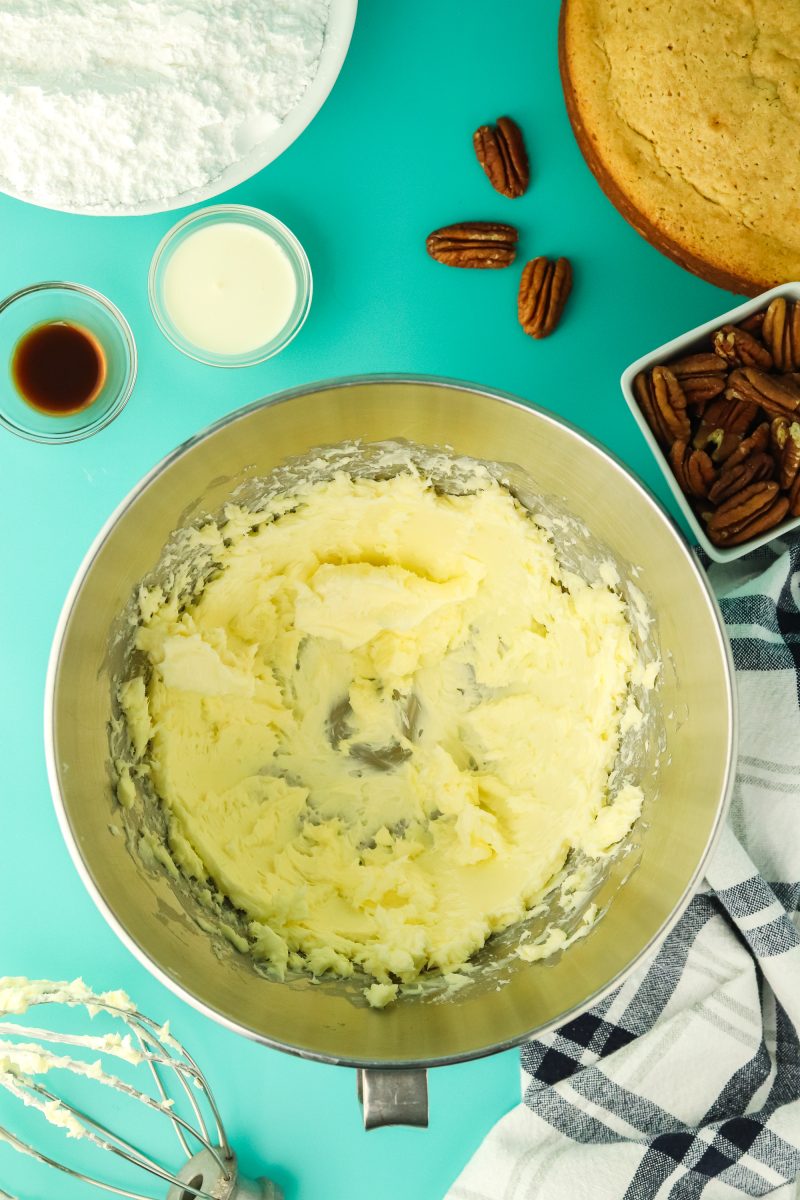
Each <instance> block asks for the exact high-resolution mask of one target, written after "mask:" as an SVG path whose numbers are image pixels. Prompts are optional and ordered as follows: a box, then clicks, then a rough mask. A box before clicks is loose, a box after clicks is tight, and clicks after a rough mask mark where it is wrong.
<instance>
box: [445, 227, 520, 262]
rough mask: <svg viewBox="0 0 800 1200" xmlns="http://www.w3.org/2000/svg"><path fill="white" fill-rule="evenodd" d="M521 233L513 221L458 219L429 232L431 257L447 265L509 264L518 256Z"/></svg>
mask: <svg viewBox="0 0 800 1200" xmlns="http://www.w3.org/2000/svg"><path fill="white" fill-rule="evenodd" d="M518 237H519V234H518V233H517V230H516V229H515V228H514V226H513V225H502V224H499V223H498V222H495V221H458V222H457V223H456V224H454V225H443V226H442V228H441V229H434V231H433V233H430V234H428V238H427V241H426V243H425V244H426V246H427V249H428V254H430V256H431V258H435V259H436V261H437V262H440V263H444V264H445V266H448V267H473V268H478V269H484V270H485V269H497V268H500V267H510V266H511V264H512V263H513V261H514V259H515V258H516V256H517V238H518Z"/></svg>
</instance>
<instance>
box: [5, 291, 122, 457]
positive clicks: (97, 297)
mask: <svg viewBox="0 0 800 1200" xmlns="http://www.w3.org/2000/svg"><path fill="white" fill-rule="evenodd" d="M52 291H60V292H76V293H77V294H78V295H79V296H85V297H86V298H87V299H89V300H93V301H95V302H96V303H97V304H99V305H100V306H101V308H104V309H105V310H106V312H107V313H108V314H109V316H110V317H111V319H112V321H113V322H114V324H115V325H116V326H117V328H118V329H119V331H120V333H121V334H122V340H123V343H124V345H125V349H126V352H127V360H128V379H127V382H126V383H125V385H124V387H123V388H122V389H121V390H120V392H119V394H118V395H117V397H116V399H115V400H114V402H113V403H112V404H111V405H109V407H108V408H107V409H106V411H105V412H104V414H103V416H102V418H100V419H95V420H94V421H89V422H87V424H85V425H79V426H77V427H76V428H73V429H69V430H66V431H64V432H63V433H57V432H56V431H55V430H53V432H52V433H48V432H45V431H43V430H41V431H39V430H33V429H30V428H28V427H27V426H25V425H18V424H17V422H16V421H14V420H12V419H11V418H9V417H8V416H6V414H5V413H4V412H3V411H2V408H0V425H2V426H3V428H5V429H7V430H8V431H9V432H10V433H13V434H16V436H17V437H22V438H25V439H26V440H27V441H29V442H39V443H43V444H47V445H52V446H56V445H64V444H67V443H69V442H80V441H83V439H84V438H87V437H91V436H92V435H93V434H95V433H99V432H100V430H101V429H105V427H106V426H107V425H110V424H111V422H112V421H113V420H114V418H115V417H118V416H119V414H120V413H121V412H122V410H123V408H124V407H125V405H126V404H127V403H128V401H129V400H130V398H131V394H132V392H133V388H134V385H135V383H136V376H137V373H138V362H139V355H138V351H137V349H136V339H135V338H134V336H133V331H132V329H131V327H130V325H129V324H128V321H127V319H126V317H125V316H124V315H123V313H122V312H121V311H120V310H119V309H118V308H117V306H116V304H114V302H113V300H109V298H108V296H104V295H103V293H102V292H98V291H97V290H96V288H92V287H89V286H88V285H87V284H85V283H73V282H71V281H70V280H66V279H45V280H42V281H40V282H39V283H30V284H28V285H27V286H26V287H22V288H18V289H17V290H16V291H15V292H11V293H10V294H9V295H8V296H6V297H5V298H4V299H3V300H0V317H2V315H3V313H4V312H6V310H7V309H9V308H11V307H12V305H14V304H16V303H17V301H19V300H23V299H25V298H26V297H27V296H31V295H35V294H36V293H37V292H52ZM91 410H92V405H91V404H90V405H88V406H87V408H86V410H85V411H86V412H87V413H90V412H91Z"/></svg>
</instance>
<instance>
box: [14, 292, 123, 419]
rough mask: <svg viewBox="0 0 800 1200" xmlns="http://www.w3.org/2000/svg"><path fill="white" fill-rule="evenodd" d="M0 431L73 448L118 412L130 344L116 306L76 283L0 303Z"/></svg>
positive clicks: (26, 293)
mask: <svg viewBox="0 0 800 1200" xmlns="http://www.w3.org/2000/svg"><path fill="white" fill-rule="evenodd" d="M3 376H4V378H5V387H0V426H4V427H5V428H6V429H7V430H9V431H10V432H11V433H15V434H17V435H19V436H20V437H24V438H28V439H29V440H31V441H35V442H50V443H57V442H74V441H78V440H79V439H81V438H85V437H89V435H90V434H93V433H96V432H97V431H98V430H100V429H103V428H104V427H105V426H106V425H108V424H109V422H110V421H113V419H114V418H115V417H116V416H117V415H118V414H119V413H120V412H121V411H122V409H123V408H124V407H125V404H126V403H127V401H128V398H129V397H130V395H131V392H132V391H133V385H134V382H135V379H136V344H135V342H134V340H133V334H132V333H131V330H130V327H129V326H128V322H127V321H126V320H125V318H124V317H123V315H122V313H121V312H120V311H119V310H118V309H117V308H116V306H115V305H113V304H112V303H111V301H110V300H107V299H106V297H105V296H102V295H101V294H100V293H99V292H95V291H93V290H92V289H91V288H87V287H84V286H82V285H81V284H77V283H55V282H54V283H38V284H34V285H33V286H31V287H27V288H23V289H22V290H21V291H19V292H15V293H14V294H13V295H12V296H9V297H7V299H5V300H3V301H2V302H1V303H0V380H2V378H3Z"/></svg>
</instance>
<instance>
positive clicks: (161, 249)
mask: <svg viewBox="0 0 800 1200" xmlns="http://www.w3.org/2000/svg"><path fill="white" fill-rule="evenodd" d="M237 217H239V218H242V217H249V218H250V219H251V221H252V222H253V224H255V225H256V226H259V225H260V226H262V227H263V229H264V231H265V232H267V233H269V234H270V235H274V234H276V233H277V235H278V241H279V243H280V244H281V247H282V249H284V250H285V251H286V253H287V256H288V257H289V258H290V260H291V262H292V267H293V270H294V274H295V275H296V276H297V277H298V291H300V292H301V293H302V302H301V304H300V308H299V311H298V314H297V317H296V319H295V321H294V322H291V321H287V323H286V324H285V325H284V326H283V328H282V329H281V330H280V331H279V332H278V333H277V334H276V335H275V337H274V338H271V339H270V341H268V342H263V343H262V344H261V345H260V346H256V347H255V348H254V349H253V350H248V351H247V352H245V353H241V354H216V353H214V352H213V351H210V350H208V351H206V350H203V349H202V347H200V346H197V345H195V343H194V342H191V341H189V339H188V338H185V337H183V336H182V335H181V333H180V331H179V330H178V329H177V328H176V327H175V326H174V324H173V323H172V321H171V320H170V318H169V316H168V314H167V313H166V311H165V309H164V307H163V306H162V304H161V300H160V298H159V295H158V287H157V283H158V280H159V279H160V274H161V271H162V270H164V265H163V264H164V263H165V262H166V261H168V260H167V259H166V257H165V256H166V255H167V252H168V251H169V250H170V248H174V247H175V246H176V245H179V244H180V243H181V242H182V241H183V239H184V237H186V236H187V234H188V231H189V229H190V227H191V226H192V225H193V224H196V223H199V222H200V221H203V220H208V219H209V218H210V219H211V220H210V221H209V223H210V224H213V223H215V220H216V221H217V222H218V223H219V224H226V223H228V222H233V221H235V220H236V218H237ZM313 293H314V277H313V274H312V271H311V263H310V262H309V260H308V255H307V254H306V251H305V248H304V246H303V244H302V242H301V241H300V239H299V238H298V237H297V235H296V234H295V233H294V232H293V231H292V230H291V229H290V228H289V226H288V225H285V224H284V223H283V221H281V220H279V219H278V217H275V216H273V215H272V213H268V212H267V211H266V210H265V209H263V208H256V207H255V206H254V205H252V204H209V205H206V206H205V207H203V208H199V209H196V210H195V211H194V212H191V213H188V214H187V215H186V216H185V217H182V218H181V219H180V221H178V222H176V224H174V225H172V226H171V228H170V229H168V230H167V232H166V233H165V234H164V236H163V237H162V238H161V241H160V242H159V243H158V245H157V246H156V248H155V250H154V251H153V257H152V258H151V260H150V269H149V271H148V274H147V298H148V300H149V302H150V311H151V312H152V314H153V317H154V319H155V322H156V325H157V326H158V328H159V330H160V331H161V333H162V334H163V335H164V337H165V338H166V339H167V341H168V342H170V343H171V344H172V345H173V346H174V347H175V349H176V350H179V351H180V352H181V354H185V355H186V357H187V358H191V359H193V360H194V361H195V362H199V363H202V364H203V365H204V366H208V367H228V368H232V367H254V366H257V365H258V364H259V363H262V362H266V361H267V359H269V358H273V357H274V356H275V355H276V354H278V353H279V352H280V351H281V350H284V349H285V348H286V346H288V345H289V343H290V342H292V341H293V340H294V339H295V338H296V337H297V335H298V333H299V332H300V330H301V329H302V328H303V325H304V324H305V322H306V318H307V316H308V314H309V310H310V309H311V300H312V297H313Z"/></svg>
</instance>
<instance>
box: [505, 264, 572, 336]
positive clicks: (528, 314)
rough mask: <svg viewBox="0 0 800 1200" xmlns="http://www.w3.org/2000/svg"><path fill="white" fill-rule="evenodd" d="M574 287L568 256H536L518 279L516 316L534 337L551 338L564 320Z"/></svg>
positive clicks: (526, 265)
mask: <svg viewBox="0 0 800 1200" xmlns="http://www.w3.org/2000/svg"><path fill="white" fill-rule="evenodd" d="M571 290H572V267H571V266H570V262H569V259H567V258H556V259H551V258H534V259H532V260H531V262H529V263H526V264H525V267H524V268H523V271H522V278H521V279H520V281H519V295H518V297H517V315H518V316H519V323H520V325H521V326H522V328H523V329H524V330H525V332H526V333H527V334H530V336H531V337H533V338H544V337H549V336H550V334H551V333H552V332H553V330H554V329H555V327H556V325H557V324H558V322H559V321H560V320H561V314H562V313H563V311H564V305H565V304H566V303H567V299H568V297H569V294H570V291H571Z"/></svg>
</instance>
